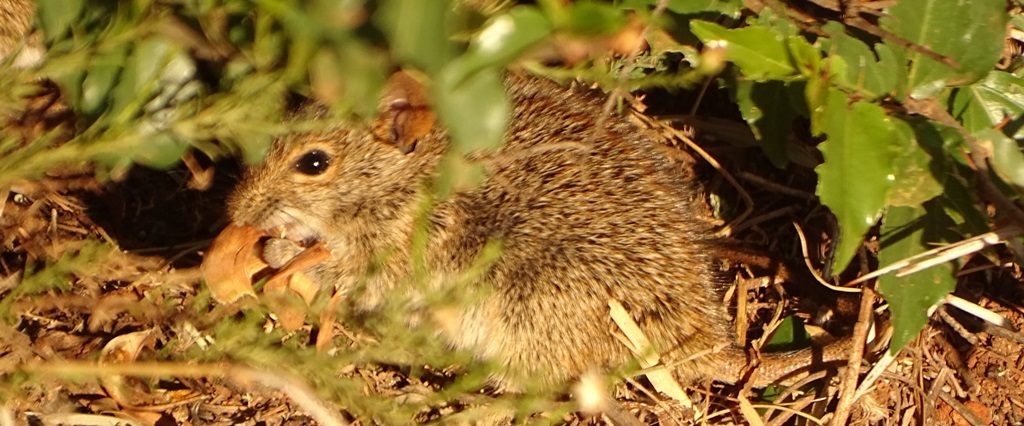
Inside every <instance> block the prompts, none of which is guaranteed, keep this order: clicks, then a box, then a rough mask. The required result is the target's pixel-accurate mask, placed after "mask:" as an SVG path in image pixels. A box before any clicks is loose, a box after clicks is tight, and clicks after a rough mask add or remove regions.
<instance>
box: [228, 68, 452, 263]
mask: <svg viewBox="0 0 1024 426" xmlns="http://www.w3.org/2000/svg"><path fill="white" fill-rule="evenodd" d="M380 105H381V107H380V111H379V114H378V117H377V118H376V119H375V120H374V121H373V122H372V123H371V124H370V125H369V126H348V127H333V128H331V129H330V130H327V131H323V132H317V133H309V134H301V135H297V136H293V137H289V138H285V139H282V140H279V141H277V142H275V143H274V145H273V147H272V148H271V150H270V152H269V153H268V154H267V157H266V158H265V159H264V160H263V162H262V163H261V164H259V165H256V166H253V167H251V168H249V170H247V172H246V175H245V177H244V179H243V180H242V182H241V184H240V185H239V186H238V188H237V189H236V190H235V192H234V193H233V194H232V196H231V198H230V200H229V204H228V205H229V207H228V210H229V214H230V216H231V220H232V222H233V223H235V224H236V225H248V226H252V227H255V228H258V229H262V230H265V231H269V232H270V233H272V234H278V233H283V234H284V235H283V236H284V237H285V238H289V239H293V240H297V241H305V242H309V241H312V240H322V241H327V242H328V243H329V245H330V244H331V243H332V242H333V243H336V244H344V243H346V241H344V240H345V239H348V238H365V237H366V234H369V233H372V234H376V235H382V236H384V235H386V234H387V233H389V232H402V230H401V229H400V228H404V226H402V225H403V224H407V223H409V222H410V221H411V219H412V215H414V214H415V211H416V208H417V206H418V201H419V200H420V196H419V194H420V193H421V190H422V186H423V183H424V180H425V179H427V178H429V177H430V176H432V175H433V173H434V170H435V169H436V166H437V162H438V160H439V159H440V157H441V155H442V154H443V152H444V148H445V145H446V140H447V138H446V137H445V135H444V133H443V132H442V131H440V130H439V129H438V128H437V127H436V126H434V116H433V114H432V113H431V112H430V110H429V109H428V108H427V105H426V101H425V96H424V95H423V88H422V86H420V84H419V83H418V82H416V81H415V80H414V79H412V77H410V76H408V75H407V74H404V73H399V74H396V75H395V76H393V77H392V78H391V80H390V81H389V83H388V85H387V87H386V88H385V92H384V96H383V98H382V100H381V104H380Z"/></svg>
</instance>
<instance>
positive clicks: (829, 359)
mask: <svg viewBox="0 0 1024 426" xmlns="http://www.w3.org/2000/svg"><path fill="white" fill-rule="evenodd" d="M852 348H853V339H852V338H850V337H847V338H844V339H841V340H837V341H835V342H832V343H829V344H827V345H825V346H813V347H810V348H806V349H800V350H796V351H789V352H767V353H762V354H761V356H760V361H759V362H757V361H753V362H751V360H750V359H749V356H748V355H747V353H746V352H744V351H743V349H742V348H740V347H736V346H732V347H729V348H726V349H724V350H723V351H725V352H727V353H726V354H725V356H723V357H722V358H723V360H724V363H725V364H726V365H724V366H723V367H725V368H723V369H722V370H721V371H722V373H723V374H725V375H728V376H729V377H719V378H718V380H720V381H722V382H726V383H729V384H736V383H741V382H746V383H750V385H751V386H753V387H755V388H763V387H766V386H769V385H773V384H781V385H791V384H793V383H796V382H797V381H799V380H801V379H803V378H805V377H807V376H809V375H810V374H812V373H814V372H817V371H821V370H826V369H833V370H834V369H838V368H840V367H843V366H845V365H846V360H847V358H848V357H849V355H850V352H851V349H852ZM755 362H756V363H757V365H756V366H755V367H753V368H751V365H752V364H754V363H755ZM730 364H731V365H730Z"/></svg>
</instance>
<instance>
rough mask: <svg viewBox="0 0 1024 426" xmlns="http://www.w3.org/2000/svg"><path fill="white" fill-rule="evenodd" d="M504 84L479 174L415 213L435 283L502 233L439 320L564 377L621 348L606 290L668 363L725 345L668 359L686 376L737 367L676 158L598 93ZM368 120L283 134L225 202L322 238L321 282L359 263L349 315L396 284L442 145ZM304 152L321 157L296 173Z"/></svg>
mask: <svg viewBox="0 0 1024 426" xmlns="http://www.w3.org/2000/svg"><path fill="white" fill-rule="evenodd" d="M506 85H507V87H508V92H509V95H510V96H511V100H512V102H513V105H514V107H513V111H512V117H511V123H510V125H509V129H508V131H507V136H506V138H505V141H504V145H503V147H502V148H501V150H500V152H498V153H497V154H491V155H482V156H480V157H481V158H484V160H483V162H484V163H485V164H486V165H487V168H488V171H489V173H490V175H489V178H488V179H487V181H486V182H485V183H484V184H483V186H481V187H479V188H477V189H475V190H471V191H466V192H460V193H457V194H455V195H453V196H451V197H449V198H446V199H444V200H441V201H439V202H438V204H437V205H436V206H435V208H434V209H433V210H432V213H431V214H430V216H429V222H430V224H431V226H430V231H431V233H430V240H429V243H428V246H427V250H426V254H427V260H428V263H429V268H428V269H429V270H430V271H431V274H432V275H431V277H430V279H432V280H437V281H444V280H448V279H451V278H453V277H459V276H461V275H462V274H463V273H464V272H465V271H466V270H467V269H468V268H469V267H470V265H471V264H472V263H473V262H474V261H475V260H476V259H477V257H478V255H479V253H480V251H481V250H482V249H483V248H484V247H485V245H487V244H488V242H495V241H497V242H500V243H501V245H502V251H501V254H500V257H499V258H498V260H497V261H496V262H494V263H493V264H492V265H491V266H490V267H489V268H488V269H487V270H486V271H485V272H484V273H483V274H482V276H481V278H480V279H477V280H475V281H472V282H471V283H470V284H469V285H471V286H476V287H475V288H479V289H485V290H486V291H484V292H483V293H482V294H483V295H484V296H483V297H482V299H479V300H476V301H475V302H474V303H472V304H470V305H468V306H463V307H461V308H460V309H459V310H458V314H457V318H455V319H454V320H453V321H452V322H450V323H449V324H446V325H445V326H444V327H442V329H443V331H444V335H445V337H446V338H447V339H448V341H449V343H450V344H451V345H452V346H453V347H456V348H460V349H465V350H468V351H471V352H472V353H474V354H476V355H477V356H479V357H481V358H484V359H488V360H493V361H497V362H498V363H499V364H500V365H503V366H504V370H503V371H502V372H501V373H499V374H497V375H496V380H497V381H498V383H499V384H501V385H504V386H508V387H511V388H515V387H516V386H517V385H518V384H519V383H520V381H521V380H522V379H523V378H526V377H529V378H532V379H539V380H540V381H542V382H543V383H551V384H555V383H562V382H564V381H566V380H568V379H571V378H575V377H578V376H579V375H580V374H582V373H584V372H585V371H587V370H589V369H593V368H595V367H597V368H607V367H614V366H618V365H621V364H623V363H626V362H628V361H629V360H631V359H633V357H634V355H633V354H632V353H631V352H630V351H629V349H627V347H626V346H625V345H624V344H623V343H622V342H621V341H620V339H618V338H616V335H617V334H620V332H619V331H618V328H617V327H616V326H615V325H614V324H613V322H612V320H611V319H610V317H609V315H608V311H609V309H608V301H609V299H612V298H614V299H617V300H618V301H620V302H621V303H622V304H623V305H624V306H625V308H626V309H627V310H628V311H629V312H630V313H631V314H632V316H633V319H634V320H635V321H636V322H637V324H639V325H640V327H641V328H642V329H643V331H644V332H645V333H646V334H647V336H648V337H649V338H650V339H651V340H652V341H653V342H654V343H655V344H656V346H657V348H658V349H659V350H660V351H661V353H662V355H663V357H664V358H665V359H667V360H668V361H669V362H672V361H682V360H686V359H688V358H690V357H691V356H693V355H694V354H697V353H700V352H704V351H711V352H713V348H714V347H716V346H717V347H722V346H725V347H726V350H724V351H720V352H714V353H711V354H709V355H704V356H698V357H696V359H694V360H691V361H687V362H682V363H681V364H679V365H678V366H677V367H676V368H675V370H674V371H675V372H676V375H677V376H678V377H679V378H680V379H682V380H683V381H684V382H692V381H694V380H696V379H701V378H714V379H721V380H725V381H733V380H735V378H736V374H737V373H738V371H736V370H738V369H739V367H740V366H741V365H742V361H743V360H745V358H743V356H742V352H741V351H739V350H738V349H736V348H735V347H733V346H731V345H730V343H731V342H732V333H731V331H730V326H729V324H730V323H731V322H730V318H729V315H728V314H727V311H726V305H725V304H724V303H723V301H722V297H723V289H722V285H721V283H720V282H719V280H717V279H716V278H715V274H714V273H713V271H712V269H713V268H712V262H713V260H712V256H713V253H712V251H713V248H714V247H715V245H716V240H715V238H714V237H712V234H711V232H710V228H711V226H710V224H709V223H708V221H707V220H706V219H705V217H706V216H705V214H704V211H703V210H702V209H701V208H700V207H698V206H699V205H700V204H699V201H698V200H699V196H698V189H697V188H696V187H695V186H694V183H693V182H691V181H690V180H689V178H688V177H689V176H690V175H691V173H690V171H689V170H688V169H687V167H689V166H687V165H684V164H680V163H679V162H677V161H675V160H673V159H671V158H670V157H668V156H667V155H665V154H664V151H663V149H665V147H663V146H661V145H660V144H659V143H658V142H657V141H656V140H655V138H656V137H657V136H656V135H654V134H653V132H652V131H650V130H648V129H646V128H642V127H640V126H638V125H635V124H633V122H631V121H629V120H627V119H623V118H619V117H617V116H615V115H614V114H612V115H608V114H607V113H605V112H604V111H603V104H604V98H603V96H600V95H596V94H594V93H592V92H589V91H586V90H583V89H579V88H575V89H571V88H565V87H562V86H559V85H556V84H554V83H552V82H549V81H546V80H538V79H533V78H528V77H522V76H518V75H510V76H509V77H507V79H506ZM467 119H472V118H467ZM381 125H387V123H380V122H377V123H374V124H373V126H381ZM370 134H371V133H370V132H368V131H367V130H366V129H361V128H358V127H352V126H349V127H346V128H337V129H334V130H331V131H327V132H323V133H319V134H312V135H301V136H298V137H296V138H292V139H288V140H283V141H280V142H278V143H277V144H276V145H275V146H274V148H273V150H272V152H271V153H270V154H269V156H268V157H267V159H266V161H265V162H264V163H263V164H262V165H259V166H256V167H254V168H253V169H252V170H251V171H250V172H249V173H248V175H247V177H246V178H245V179H244V180H243V183H242V184H241V186H240V187H239V188H238V190H237V192H236V193H235V194H234V196H233V197H232V199H231V203H230V212H231V217H232V219H233V220H234V222H235V223H237V224H243V225H253V226H256V227H260V228H264V229H276V228H280V227H283V228H285V229H286V230H287V231H286V232H288V233H292V234H297V235H298V237H300V238H316V239H321V240H323V241H325V242H326V243H327V244H328V246H329V247H330V248H331V249H332V251H333V255H332V256H333V257H332V258H331V259H330V260H329V261H327V262H325V263H324V264H321V265H320V266H317V267H315V268H314V270H313V271H310V273H311V275H313V276H315V277H316V279H318V280H320V281H321V282H322V283H323V284H325V285H333V286H335V287H336V288H339V289H349V288H351V287H353V286H356V285H357V282H360V279H361V278H363V277H366V276H367V274H368V271H372V273H369V274H370V278H369V279H368V280H367V281H366V282H365V286H366V287H365V291H362V292H361V293H359V295H358V296H355V297H354V298H353V299H352V300H351V303H352V304H353V306H354V308H355V309H356V310H357V311H363V312H372V311H373V310H374V309H376V308H377V307H378V305H379V304H380V302H381V301H382V300H385V299H384V298H386V297H388V295H389V294H391V293H390V292H392V291H395V290H396V289H395V286H397V285H398V284H399V283H403V282H407V281H408V280H406V278H407V277H408V275H409V273H410V268H409V264H410V249H409V247H410V240H411V234H412V231H413V229H414V223H415V221H416V217H417V208H418V207H419V206H420V201H421V200H422V198H423V196H424V195H423V194H424V191H423V188H424V184H425V182H428V181H429V180H430V179H431V178H432V177H433V176H434V175H435V171H436V167H437V164H438V159H439V158H440V156H441V154H442V153H443V152H444V150H445V149H446V146H447V144H448V138H447V135H446V133H445V132H444V131H442V130H440V129H439V128H435V129H434V130H432V131H431V133H429V134H428V135H427V136H426V137H424V138H422V139H421V140H420V141H419V143H418V144H417V145H416V149H415V150H414V151H412V152H411V153H409V154H402V153H400V152H399V150H397V149H395V148H394V147H393V146H391V145H389V144H387V143H385V142H384V141H379V140H375V139H374V138H373V137H372V136H370ZM312 149H321V150H323V151H325V152H328V153H329V154H330V155H331V156H332V157H333V159H332V163H331V166H330V167H329V168H328V169H327V170H326V171H325V172H324V173H323V174H320V175H316V176H307V175H303V174H301V173H298V172H297V171H295V169H294V167H293V164H294V162H295V160H296V159H297V158H299V157H301V156H302V155H303V154H304V153H306V152H308V151H310V150H312ZM385 252H386V253H387V254H388V257H387V259H388V260H387V262H385V264H384V265H379V266H377V267H373V268H371V265H373V262H374V259H375V256H376V255H378V254H381V253H385ZM403 291H404V290H403ZM737 359H739V360H741V361H740V364H737V363H736V362H735V360H737Z"/></svg>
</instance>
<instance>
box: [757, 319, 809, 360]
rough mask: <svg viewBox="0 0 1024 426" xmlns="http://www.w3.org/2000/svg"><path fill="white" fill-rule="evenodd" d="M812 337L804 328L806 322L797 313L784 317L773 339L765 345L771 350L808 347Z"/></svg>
mask: <svg viewBox="0 0 1024 426" xmlns="http://www.w3.org/2000/svg"><path fill="white" fill-rule="evenodd" d="M809 342H810V338H808V336H807V330H806V329H805V328H804V322H803V321H802V320H801V319H800V318H799V317H797V316H795V315H790V316H788V317H786V318H783V319H782V322H781V323H780V324H779V327H778V328H776V329H775V333H773V334H772V338H771V340H769V341H768V344H766V345H765V349H767V350H769V351H792V350H797V349H801V348H806V347H807V346H808V343H809Z"/></svg>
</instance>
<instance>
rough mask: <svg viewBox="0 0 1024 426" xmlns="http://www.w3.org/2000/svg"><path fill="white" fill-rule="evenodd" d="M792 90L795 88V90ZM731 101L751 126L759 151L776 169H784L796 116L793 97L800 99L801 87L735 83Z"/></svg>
mask: <svg viewBox="0 0 1024 426" xmlns="http://www.w3.org/2000/svg"><path fill="white" fill-rule="evenodd" d="M793 86H796V87H795V88H794V87H793ZM734 87H735V91H734V97H735V100H736V103H737V104H738V105H739V107H740V114H741V115H742V116H743V119H744V120H745V121H746V122H747V124H748V125H750V129H751V130H752V131H753V132H754V138H756V139H757V140H758V141H759V142H761V149H762V150H764V153H765V156H767V157H768V160H769V161H771V163H772V165H774V166H775V167H779V168H782V167H785V166H786V164H787V163H788V162H789V157H788V155H787V152H786V147H787V146H788V145H789V134H790V132H791V131H792V128H793V120H794V119H796V118H797V117H798V116H799V113H797V111H796V110H795V109H794V108H793V107H792V103H793V99H792V98H793V97H794V93H795V94H796V97H798V98H801V99H800V100H802V96H800V94H801V92H802V91H803V85H802V84H799V83H790V84H786V83H783V82H780V81H768V82H764V83H755V82H752V81H748V80H737V81H736V82H735V84H734Z"/></svg>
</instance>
